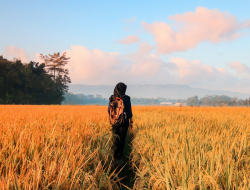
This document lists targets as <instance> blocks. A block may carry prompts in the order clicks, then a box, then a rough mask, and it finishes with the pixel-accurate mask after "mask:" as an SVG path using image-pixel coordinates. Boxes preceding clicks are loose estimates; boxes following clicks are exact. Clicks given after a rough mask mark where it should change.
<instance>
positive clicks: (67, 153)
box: [0, 106, 250, 190]
mask: <svg viewBox="0 0 250 190" xmlns="http://www.w3.org/2000/svg"><path fill="white" fill-rule="evenodd" d="M133 115H134V130H133V131H132V132H131V131H130V133H132V134H133V136H134V137H135V138H134V140H133V142H132V153H131V155H130V156H131V159H132V160H131V162H132V165H133V166H134V168H135V171H136V178H135V183H134V189H208V188H210V189H250V165H249V164H250V157H249V156H250V155H249V154H250V141H249V140H250V129H249V126H250V109H248V108H214V107H213V108H202V107H200V108H197V107H145V106H134V107H133ZM112 142H113V137H112V133H111V126H110V124H109V121H108V114H107V106H0V176H1V177H0V187H1V189H104V190H106V189H120V187H121V186H120V185H119V184H118V182H117V180H119V178H118V176H117V173H118V171H114V170H113V168H112V167H111V165H112V150H111V147H112ZM119 177H124V176H119ZM124 185H125V186H126V184H124Z"/></svg>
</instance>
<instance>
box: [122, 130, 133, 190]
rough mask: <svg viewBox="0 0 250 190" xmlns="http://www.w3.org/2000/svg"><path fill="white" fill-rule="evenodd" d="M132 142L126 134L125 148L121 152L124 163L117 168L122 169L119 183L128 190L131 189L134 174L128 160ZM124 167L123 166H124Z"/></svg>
mask: <svg viewBox="0 0 250 190" xmlns="http://www.w3.org/2000/svg"><path fill="white" fill-rule="evenodd" d="M132 141H133V135H131V134H129V132H128V134H127V137H126V141H125V146H124V150H123V155H122V160H123V161H124V164H121V165H120V166H119V169H120V168H122V167H124V168H123V169H122V171H121V172H120V173H119V177H120V178H123V177H124V178H123V179H122V180H121V183H122V184H124V185H125V186H127V187H129V188H130V189H133V186H134V181H135V172H134V170H133V169H132V167H131V163H130V160H129V157H130V153H131V148H132ZM124 165H125V166H124ZM118 171H119V170H118ZM127 189H128V188H126V187H124V186H123V187H122V190H127Z"/></svg>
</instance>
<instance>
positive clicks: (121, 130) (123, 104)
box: [108, 82, 133, 160]
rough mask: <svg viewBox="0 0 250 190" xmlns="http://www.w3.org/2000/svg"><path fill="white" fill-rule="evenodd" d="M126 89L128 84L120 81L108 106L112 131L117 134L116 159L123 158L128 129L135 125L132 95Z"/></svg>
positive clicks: (115, 144)
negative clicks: (128, 94)
mask: <svg viewBox="0 0 250 190" xmlns="http://www.w3.org/2000/svg"><path fill="white" fill-rule="evenodd" d="M126 89H127V86H126V85H125V84H124V83H121V82H120V83H118V84H117V85H116V86H115V89H114V94H113V95H111V96H110V98H109V107H108V112H109V116H110V117H109V118H110V123H111V125H112V131H113V133H114V134H115V135H116V140H115V143H114V158H115V160H121V158H122V152H123V149H124V144H125V139H126V134H127V130H128V128H129V126H130V127H131V128H132V127H133V119H132V116H133V114H132V109H131V101H130V97H129V96H127V95H126V94H125V92H126ZM118 101H120V102H118ZM114 104H117V105H114ZM115 106H116V107H115ZM114 107H115V108H114ZM121 109H122V112H121ZM117 110H118V111H117ZM121 114H122V117H123V121H122V122H120V119H121V118H120V119H119V116H120V115H121ZM115 119H117V121H115Z"/></svg>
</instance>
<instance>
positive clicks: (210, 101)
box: [186, 95, 250, 106]
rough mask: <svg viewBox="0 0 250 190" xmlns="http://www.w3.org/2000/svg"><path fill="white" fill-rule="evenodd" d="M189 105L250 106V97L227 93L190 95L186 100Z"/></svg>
mask: <svg viewBox="0 0 250 190" xmlns="http://www.w3.org/2000/svg"><path fill="white" fill-rule="evenodd" d="M186 103H187V105H189V106H200V105H203V106H249V103H250V98H249V99H245V100H242V99H240V100H239V99H238V98H237V97H233V98H231V97H229V96H225V95H221V96H218V95H207V96H205V97H203V98H200V99H199V98H198V96H193V97H190V98H188V99H187V100H186Z"/></svg>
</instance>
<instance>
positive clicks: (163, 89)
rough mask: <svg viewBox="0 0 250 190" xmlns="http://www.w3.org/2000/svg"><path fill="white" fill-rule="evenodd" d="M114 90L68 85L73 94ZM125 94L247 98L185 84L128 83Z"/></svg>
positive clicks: (110, 89)
mask: <svg viewBox="0 0 250 190" xmlns="http://www.w3.org/2000/svg"><path fill="white" fill-rule="evenodd" d="M113 91H114V85H83V84H75V85H69V92H72V93H74V94H85V95H87V94H92V95H96V94H99V95H102V97H104V98H108V97H109V96H110V95H111V94H112V93H113ZM126 94H128V95H129V96H130V97H137V98H140V97H142V98H158V97H163V98H170V99H186V98H189V97H192V96H195V95H197V96H198V97H199V98H201V97H204V96H206V95H227V96H230V97H238V98H239V99H246V98H249V97H250V95H249V94H244V93H239V92H231V91H222V90H208V89H203V88H191V87H189V86H187V85H172V84H166V85H128V89H127V92H126Z"/></svg>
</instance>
